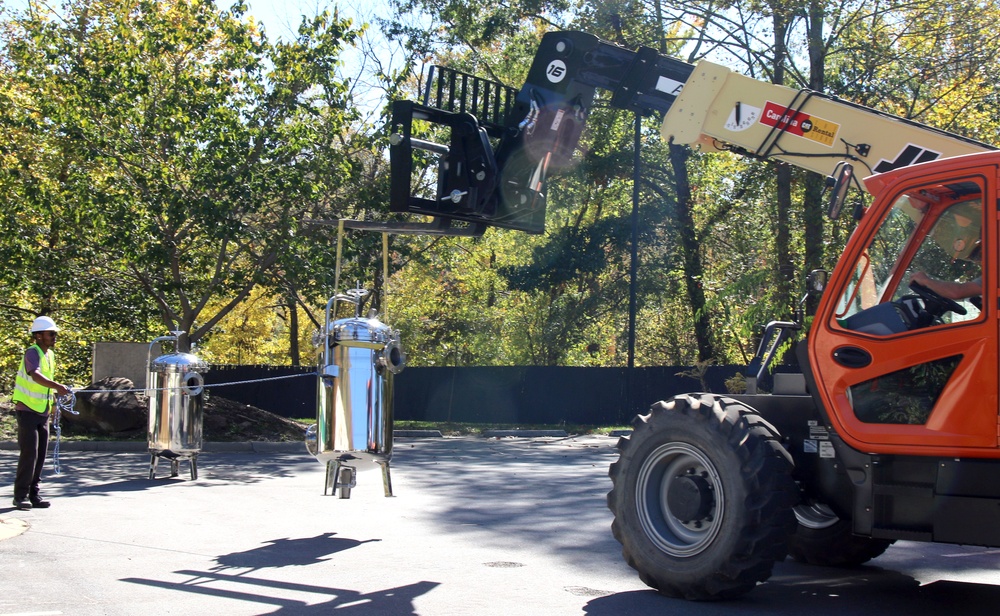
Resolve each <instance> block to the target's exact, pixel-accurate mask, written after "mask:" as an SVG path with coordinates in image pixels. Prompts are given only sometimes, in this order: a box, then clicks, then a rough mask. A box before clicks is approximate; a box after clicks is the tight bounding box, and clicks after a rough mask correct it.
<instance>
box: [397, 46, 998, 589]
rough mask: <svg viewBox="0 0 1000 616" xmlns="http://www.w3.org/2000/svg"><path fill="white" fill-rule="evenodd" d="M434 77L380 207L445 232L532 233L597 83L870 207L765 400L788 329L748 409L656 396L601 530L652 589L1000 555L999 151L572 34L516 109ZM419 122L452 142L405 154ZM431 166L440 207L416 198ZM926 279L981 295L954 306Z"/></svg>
mask: <svg viewBox="0 0 1000 616" xmlns="http://www.w3.org/2000/svg"><path fill="white" fill-rule="evenodd" d="M438 83H439V84H441V83H443V84H444V85H439V86H438V88H437V90H435V91H432V92H430V93H429V96H428V98H427V100H426V101H425V104H416V103H412V102H409V101H400V102H397V103H395V104H394V110H393V111H394V114H393V119H392V132H393V136H392V141H391V143H392V146H391V150H390V154H391V157H392V161H391V162H392V169H393V184H394V186H393V194H392V201H391V203H392V209H393V210H395V211H400V212H414V213H421V214H429V215H432V216H436V217H438V218H440V219H441V220H444V221H447V222H445V223H444V224H442V225H439V226H440V227H442V228H447V227H449V226H450V225H451V224H452V223H453V222H454V221H459V222H460V224H463V225H468V226H470V227H472V231H471V232H473V233H475V232H477V231H481V229H482V228H483V227H484V226H486V225H499V226H502V227H507V228H513V229H521V230H524V231H528V232H533V233H539V232H541V231H542V230H543V228H544V211H545V186H546V183H545V180H546V177H547V176H548V175H549V174H551V173H554V172H557V171H558V169H559V168H560V166H561V165H564V164H566V163H567V162H568V161H570V160H571V158H572V157H573V155H574V150H575V148H576V144H577V141H578V139H579V137H580V133H581V131H582V129H583V126H584V124H585V122H586V118H587V114H588V112H589V109H590V107H591V105H592V104H593V97H594V94H595V91H596V90H597V89H603V90H608V91H610V92H611V99H610V101H611V104H612V105H614V106H616V107H620V108H624V109H630V110H633V111H635V112H636V113H639V114H651V113H663V114H664V120H663V125H662V130H661V132H662V134H663V136H664V137H665V138H667V139H672V140H673V141H674V142H675V143H682V144H691V145H696V146H700V147H702V148H705V149H710V150H731V151H736V152H739V153H743V154H747V155H751V156H755V157H760V158H767V159H778V160H781V161H785V162H788V163H790V164H794V165H797V166H800V167H803V168H807V169H810V170H813V171H817V172H820V173H823V174H827V175H829V176H830V181H829V184H830V186H831V188H832V191H831V193H832V195H831V200H830V213H831V215H833V216H836V215H838V214H839V213H840V209H841V206H842V204H843V203H844V197H845V193H846V192H847V190H848V188H849V186H850V185H854V186H857V187H860V188H862V189H864V190H866V191H867V192H868V193H870V195H871V203H870V205H868V206H867V207H858V208H855V211H854V215H855V216H856V217H857V219H858V224H857V226H856V228H855V230H854V231H853V233H852V235H851V236H850V239H849V240H848V242H847V245H846V248H845V249H844V252H843V254H842V256H841V257H840V259H839V260H838V263H837V265H836V267H834V268H833V270H832V272H830V273H826V272H822V271H817V272H813V273H812V274H810V276H809V280H808V282H807V286H808V288H809V290H808V293H809V294H810V295H813V296H818V297H819V299H818V304H817V307H816V309H815V314H814V315H813V319H812V324H811V327H810V329H809V332H808V335H807V336H806V337H805V339H804V340H802V341H800V342H798V343H797V344H796V345H795V355H796V356H797V358H798V368H799V369H800V372H793V373H778V372H777V371H776V373H775V374H773V375H772V376H773V387H771V391H769V392H762V391H758V389H762V387H758V386H759V385H760V384H761V383H762V382H763V380H764V379H763V377H764V375H765V374H767V372H768V371H769V370H770V368H771V363H772V360H773V359H774V356H775V354H776V352H777V349H778V348H779V347H780V346H781V344H782V343H783V342H784V341H785V340H787V339H789V338H790V337H792V336H793V335H794V334H795V333H796V332H797V331H799V330H800V329H801V327H802V325H801V323H798V322H793V321H787V322H783V321H776V322H773V323H770V324H768V326H767V328H766V329H765V332H764V336H763V339H762V341H761V344H760V347H759V349H758V352H757V355H756V357H755V358H754V361H753V362H752V363H751V365H750V366H749V369H748V375H747V393H745V394H740V395H730V396H723V395H717V394H708V393H692V394H684V395H678V396H674V397H672V398H670V399H668V400H666V401H662V402H657V403H656V404H654V405H653V406H652V408H651V409H650V411H649V413H648V414H645V415H641V416H639V417H637V418H636V419H635V420H634V422H633V427H634V429H633V431H632V433H631V435H629V436H627V437H623V438H622V439H621V440H620V441H619V443H618V449H619V458H618V460H617V461H616V462H615V463H614V464H612V466H611V468H610V473H609V474H610V477H611V480H612V484H613V487H612V489H611V491H610V493H609V494H608V506H609V507H610V509H611V511H612V512H613V514H614V522H613V525H612V529H613V533H614V536H615V537H616V538H617V539H618V540H619V541H620V542H621V544H622V551H623V554H624V557H625V559H626V561H627V562H628V563H629V565H631V566H632V567H633V568H635V569H636V570H637V571H638V573H639V576H640V577H641V579H642V580H643V581H644V582H645V583H647V584H649V585H650V586H652V587H653V588H655V589H657V590H658V591H659V592H661V593H663V594H665V595H669V596H674V597H684V598H688V599H719V598H729V597H734V596H738V595H741V594H743V593H746V592H748V591H749V590H751V589H752V588H753V587H754V586H755V585H756V584H758V583H760V582H763V581H765V580H766V579H767V578H768V577H769V576H770V574H771V571H772V568H773V564H774V562H775V561H779V560H781V559H783V558H785V557H786V556H787V555H791V556H792V557H793V558H795V559H796V560H799V561H802V562H806V563H814V564H823V565H856V564H860V563H863V562H866V561H868V560H870V559H872V558H875V557H877V556H879V555H880V554H882V553H883V552H884V551H885V550H886V548H888V546H889V545H891V544H892V543H893V542H894V541H896V540H910V541H931V542H943V543H956V544H970V545H980V546H993V547H1000V524H998V522H1000V479H998V477H1000V414H998V411H1000V402H998V391H997V390H998V373H1000V362H998V338H1000V331H998V323H1000V302H998V300H997V299H995V298H997V296H998V293H997V289H998V284H1000V279H998V272H997V271H996V270H994V269H993V268H992V267H991V265H992V264H994V263H998V262H1000V254H998V247H1000V213H998V204H1000V153H998V152H996V151H993V148H992V147H991V146H989V145H986V144H983V143H979V142H975V141H971V140H968V139H965V138H962V137H959V136H957V135H953V134H949V133H946V132H943V131H939V130H935V129H932V128H930V127H927V126H923V125H921V124H917V123H914V122H910V121H906V120H903V119H901V118H897V117H894V116H891V115H887V114H884V113H880V112H877V111H875V110H873V109H869V108H866V107H862V106H859V105H855V104H852V103H849V102H847V101H843V100H839V99H836V98H831V97H829V96H825V95H823V94H821V93H818V92H810V91H804V90H800V91H797V90H794V89H790V88H785V87H782V86H776V85H772V84H767V83H763V82H759V81H756V80H753V79H750V78H747V77H744V76H741V75H737V74H734V73H733V72H731V71H730V70H729V69H727V68H725V67H722V66H719V65H716V64H712V63H710V62H704V61H703V62H701V63H699V64H697V65H690V64H687V63H684V62H681V61H678V60H675V59H672V58H668V57H665V56H662V55H660V54H658V53H657V52H656V51H654V50H651V49H647V48H642V49H639V50H637V51H633V50H628V49H624V48H621V47H618V46H615V45H613V44H611V43H607V42H605V41H601V40H599V39H597V38H595V37H593V36H590V35H587V34H584V33H580V32H554V33H550V34H547V35H546V36H545V37H544V38H543V40H542V43H541V45H540V47H539V50H538V53H537V55H536V57H535V59H534V62H533V64H532V67H531V70H530V72H529V75H528V78H527V81H526V83H525V85H524V87H523V88H522V89H521V90H519V91H516V92H514V91H512V90H510V89H504V88H503V87H502V86H499V85H497V84H494V83H492V82H480V81H477V80H476V79H475V78H474V77H471V76H468V75H462V74H460V73H454V72H445V73H443V74H441V75H439V79H438ZM414 120H424V121H426V122H429V123H430V124H435V125H439V126H440V127H445V128H450V129H451V134H450V138H449V140H448V142H447V144H443V143H442V144H439V143H432V142H430V141H424V140H421V139H419V138H417V137H416V136H414V135H413V134H412V132H413V130H412V129H413V121H414ZM418 150H421V152H419V153H418V152H417V151H418ZM427 153H430V155H433V156H436V157H437V168H436V176H437V185H436V194H435V195H433V196H431V197H426V196H416V195H413V194H411V181H412V175H413V172H414V165H415V164H417V163H420V162H427V160H428V158H427V156H428V154H427ZM421 157H423V158H421ZM855 169H860V170H861V173H855ZM858 176H867V177H864V179H863V180H861V179H859V177H858ZM917 272H920V273H921V274H920V276H917V275H916V274H917ZM917 277H919V278H920V279H921V280H924V281H928V280H933V281H947V282H962V283H968V284H965V285H964V286H963V288H965V289H974V290H976V291H977V292H976V293H974V294H972V295H970V296H968V297H957V296H949V295H953V294H951V293H947V292H944V291H942V290H941V289H943V288H945V287H944V286H937V287H935V286H934V285H932V284H931V283H930V282H927V284H918V283H917V282H915V281H914V280H911V278H917ZM935 288H937V290H935Z"/></svg>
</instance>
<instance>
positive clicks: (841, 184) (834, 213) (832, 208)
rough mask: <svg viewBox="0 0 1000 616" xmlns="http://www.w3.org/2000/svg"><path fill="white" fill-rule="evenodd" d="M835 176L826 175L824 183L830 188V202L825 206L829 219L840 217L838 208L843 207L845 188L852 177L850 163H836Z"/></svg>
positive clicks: (849, 185) (848, 186) (849, 184)
mask: <svg viewBox="0 0 1000 616" xmlns="http://www.w3.org/2000/svg"><path fill="white" fill-rule="evenodd" d="M836 173H837V175H836V177H833V176H831V177H828V178H827V179H826V185H827V187H828V188H831V189H832V190H831V193H830V202H829V205H828V206H827V211H826V213H827V216H829V217H830V220H837V218H838V217H840V210H841V208H843V207H844V200H845V199H846V197H847V189H848V188H850V187H851V181H852V180H853V179H854V167H853V166H852V165H851V164H850V163H843V164H840V165H838V170H837V172H836Z"/></svg>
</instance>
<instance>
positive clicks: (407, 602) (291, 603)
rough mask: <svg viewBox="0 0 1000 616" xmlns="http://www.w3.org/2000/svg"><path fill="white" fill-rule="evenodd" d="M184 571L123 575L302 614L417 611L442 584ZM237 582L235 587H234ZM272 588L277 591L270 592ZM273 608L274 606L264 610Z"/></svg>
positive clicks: (394, 615)
mask: <svg viewBox="0 0 1000 616" xmlns="http://www.w3.org/2000/svg"><path fill="white" fill-rule="evenodd" d="M174 573H176V574H177V575H182V576H185V578H186V579H185V580H184V581H182V582H167V581H163V580H150V579H145V578H125V579H123V580H122V581H123V582H128V583H130V584H140V585H142V586H147V587H154V588H162V589H164V590H169V591H171V592H185V593H193V594H196V595H200V596H204V597H216V598H222V599H230V600H234V601H247V602H251V603H253V604H254V605H257V606H260V610H261V611H259V612H258V614H262V615H263V614H282V615H292V614H294V615H296V616H299V615H302V616H308V615H310V614H330V613H333V610H336V613H337V614H365V615H371V614H378V615H379V616H410V615H416V614H417V611H416V607H415V606H414V605H413V601H414V599H416V598H417V597H419V596H421V595H423V594H426V593H428V592H430V591H431V590H433V589H434V588H436V587H437V586H438V583H437V582H427V581H422V582H415V583H413V584H407V585H405V586H397V587H394V588H386V589H383V590H378V591H373V592H367V593H363V592H358V591H356V590H350V589H345V588H334V587H324V586H315V585H312V584H296V583H292V582H283V581H278V580H269V579H265V578H259V577H249V576H245V575H231V574H226V573H219V572H214V571H191V570H181V571H175V572H174ZM234 586H235V587H234ZM270 591H273V594H272V592H270ZM276 594H280V595H285V594H294V595H297V596H301V595H302V594H305V595H307V596H309V599H290V598H287V597H283V596H275V595H276ZM268 609H271V611H266V610H268Z"/></svg>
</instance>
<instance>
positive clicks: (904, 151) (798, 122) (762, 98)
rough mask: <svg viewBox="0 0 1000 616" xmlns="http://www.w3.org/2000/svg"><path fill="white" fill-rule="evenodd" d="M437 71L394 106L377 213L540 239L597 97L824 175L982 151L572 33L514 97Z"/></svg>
mask: <svg viewBox="0 0 1000 616" xmlns="http://www.w3.org/2000/svg"><path fill="white" fill-rule="evenodd" d="M439 70H443V71H444V73H443V74H442V75H441V76H439V81H441V80H442V79H446V80H449V84H450V89H449V90H448V95H447V96H445V97H444V98H443V99H442V97H441V96H440V91H441V89H440V87H439V89H438V92H439V96H438V98H437V100H435V102H434V105H430V104H429V103H428V101H427V100H425V103H424V104H423V105H420V104H416V103H413V102H411V101H398V102H396V103H394V105H393V117H392V121H391V122H392V125H391V133H392V136H391V147H390V156H391V162H392V194H391V198H390V207H391V209H392V210H393V211H397V212H412V213H419V214H426V215H431V216H436V217H442V218H445V219H449V220H451V219H456V220H463V221H466V222H468V223H472V224H474V225H480V226H482V225H496V226H501V227H508V228H513V229H520V230H524V231H528V232H531V233H541V232H542V231H543V230H544V224H545V204H546V180H547V178H548V177H549V175H551V174H552V173H555V172H558V170H559V169H560V168H564V167H565V166H567V165H570V164H572V161H573V157H574V153H575V151H576V148H577V144H578V142H579V140H580V136H581V133H582V131H583V128H584V126H585V124H586V121H587V117H588V115H589V113H590V111H591V108H592V107H593V105H594V95H595V93H596V91H597V90H598V89H600V90H607V91H608V92H610V94H611V97H610V99H609V104H610V105H611V106H612V107H616V108H621V109H628V110H631V111H633V112H635V113H636V114H640V115H652V114H654V113H660V114H663V115H664V119H663V125H662V127H661V134H662V136H663V137H664V138H665V139H668V140H672V141H673V142H674V143H678V144H689V145H692V146H700V147H702V148H705V149H711V150H728V151H734V152H738V153H741V154H745V155H750V156H754V157H758V158H764V159H777V160H780V161H784V162H787V163H790V164H793V165H796V166H798V167H802V168H805V169H809V170H811V171H815V172H817V173H822V174H824V175H828V174H831V173H832V172H833V171H835V170H836V168H837V166H838V165H839V164H841V163H843V162H848V161H849V162H856V163H860V164H861V165H862V166H864V167H865V169H866V170H867V171H868V172H870V173H880V172H884V171H889V170H892V169H895V168H898V167H904V166H907V165H910V164H914V163H918V162H926V161H930V160H934V159H937V158H945V157H951V156H958V155H962V154H970V153H974V152H982V151H986V150H990V149H994V148H993V147H992V146H989V145H986V144H983V143H979V142H976V141H973V140H970V139H966V138H963V137H960V136H958V135H954V134H951V133H947V132H945V131H941V130H937V129H934V128H931V127H928V126H925V125H922V124H919V123H916V122H912V121H908V120H905V119H902V118H898V117H895V116H892V115H889V114H885V113H882V112H879V111H876V110H874V109H871V108H868V107H864V106H861V105H857V104H854V103H850V102H847V101H844V100H840V99H837V98H833V97H830V96H826V95H824V94H821V93H819V92H813V91H809V90H794V89H792V88H787V87H784V86H778V85H774V84H769V83H766V82H762V81H758V80H755V79H752V78H749V77H745V76H742V75H739V74H736V73H734V72H732V71H731V70H729V69H728V68H726V67H724V66H721V65H718V64H713V63H711V62H707V61H702V62H699V63H698V64H697V65H691V64H688V63H686V62H683V61H681V60H677V59H675V58H670V57H667V56H664V55H661V54H659V53H658V52H656V50H654V49H651V48H648V47H642V48H640V49H639V50H637V51H632V50H629V49H625V48H623V47H620V46H617V45H614V44H612V43H609V42H606V41H602V40H600V39H598V38H597V37H594V36H592V35H589V34H585V33H582V32H571V31H565V32H564V31H560V32H550V33H548V34H546V35H545V36H544V37H543V38H542V42H541V44H540V46H539V48H538V51H537V53H536V55H535V58H534V60H533V62H532V65H531V68H530V70H529V72H528V77H527V80H526V81H525V84H524V86H523V87H522V88H521V89H520V90H519V91H518V92H517V93H516V95H514V96H511V92H512V91H511V90H510V89H509V88H505V87H504V86H502V85H501V84H498V83H495V82H488V81H485V80H481V79H476V78H472V77H470V76H468V75H461V74H458V73H455V72H454V71H447V69H439ZM505 90H506V91H507V96H501V93H502V92H503V91H505ZM428 98H429V97H428ZM486 101H489V102H490V103H491V104H484V102H486ZM414 120H424V121H426V122H429V123H431V124H437V125H439V126H441V127H445V128H448V129H450V132H451V135H450V137H449V138H448V143H447V144H445V143H435V142H433V141H428V140H425V139H421V138H417V137H416V136H413V134H412V131H413V121H414ZM415 150H422V151H424V152H429V153H430V155H432V156H437V169H436V176H437V178H436V179H437V182H436V184H437V186H436V194H435V195H433V196H431V197H424V196H416V195H414V194H413V190H412V186H413V184H414V167H415V164H414V163H415V157H414V155H415V153H416V152H415ZM417 162H424V161H422V160H418V161H417Z"/></svg>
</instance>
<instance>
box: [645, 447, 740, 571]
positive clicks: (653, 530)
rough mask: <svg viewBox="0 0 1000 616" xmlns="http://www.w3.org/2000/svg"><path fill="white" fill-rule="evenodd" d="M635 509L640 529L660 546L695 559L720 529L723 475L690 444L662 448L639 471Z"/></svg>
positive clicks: (673, 553) (670, 551)
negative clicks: (720, 475)
mask: <svg viewBox="0 0 1000 616" xmlns="http://www.w3.org/2000/svg"><path fill="white" fill-rule="evenodd" d="M679 504H680V505H681V506H678V505H679ZM636 506H637V509H638V512H639V521H640V523H641V524H642V528H643V530H644V531H645V533H646V535H647V536H648V537H649V539H650V540H651V541H652V542H653V543H654V544H655V545H656V547H657V548H659V549H660V550H662V551H663V552H666V553H667V554H670V555H672V556H679V557H688V556H694V555H695V554H698V553H700V552H701V551H702V550H704V549H705V548H706V547H708V546H709V545H710V544H711V543H712V541H713V540H714V539H715V537H716V536H717V535H718V534H719V528H720V527H721V526H722V512H723V511H724V507H725V495H724V493H723V490H722V481H721V480H720V479H719V472H718V470H717V469H716V468H715V465H714V464H713V463H712V461H711V460H709V459H708V457H706V456H705V455H704V454H703V453H702V452H701V451H699V450H698V449H696V448H694V447H692V446H691V445H688V444H686V443H667V444H665V445H662V446H660V447H659V448H657V449H656V451H654V452H653V453H652V454H651V455H650V456H648V457H647V458H646V460H645V461H644V462H643V464H642V467H641V468H640V469H639V474H638V481H637V484H636Z"/></svg>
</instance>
